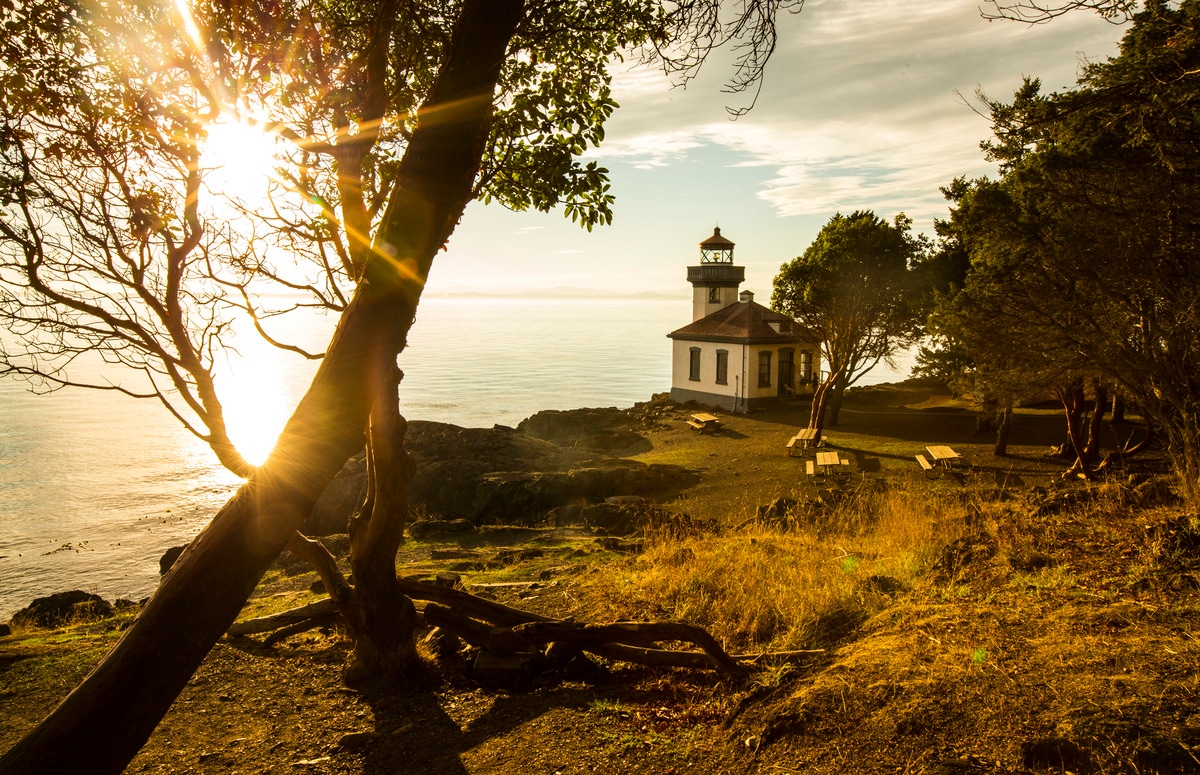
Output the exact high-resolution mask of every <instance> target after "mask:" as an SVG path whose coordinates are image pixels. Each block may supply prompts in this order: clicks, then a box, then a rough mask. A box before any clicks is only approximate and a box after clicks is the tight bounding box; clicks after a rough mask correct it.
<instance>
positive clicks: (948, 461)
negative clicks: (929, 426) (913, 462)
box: [925, 445, 960, 469]
mask: <svg viewBox="0 0 1200 775" xmlns="http://www.w3.org/2000/svg"><path fill="white" fill-rule="evenodd" d="M925 451H926V452H928V453H929V457H931V458H933V462H934V463H936V464H937V465H940V466H941V467H942V468H946V469H949V468H953V467H954V464H955V463H957V462H958V461H959V459H960V458H959V454H958V453H957V452H955V451H954V450H952V449H950V448H949V447H947V446H945V445H939V446H928V447H926V448H925Z"/></svg>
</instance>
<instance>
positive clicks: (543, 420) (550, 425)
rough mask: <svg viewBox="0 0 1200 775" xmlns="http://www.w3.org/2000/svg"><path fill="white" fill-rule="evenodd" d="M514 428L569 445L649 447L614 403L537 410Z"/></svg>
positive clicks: (640, 449) (621, 448) (626, 448)
mask: <svg viewBox="0 0 1200 775" xmlns="http://www.w3.org/2000/svg"><path fill="white" fill-rule="evenodd" d="M517 431H518V432H520V433H523V434H525V435H527V436H532V437H533V438H536V439H543V440H545V441H550V442H553V443H554V444H557V445H559V446H563V447H570V448H572V449H580V450H591V451H596V452H615V451H621V452H625V453H626V454H629V453H633V452H644V451H646V450H648V449H649V448H650V444H649V442H647V441H646V439H645V438H644V437H643V436H642V435H640V434H639V433H637V432H636V431H635V430H634V422H633V420H631V419H630V417H629V415H627V414H626V413H625V412H623V411H621V410H620V409H617V408H616V407H609V408H607V409H573V410H571V411H556V410H547V411H544V412H538V413H537V414H535V415H533V416H532V417H529V418H528V419H525V420H522V421H521V423H520V424H519V425H517Z"/></svg>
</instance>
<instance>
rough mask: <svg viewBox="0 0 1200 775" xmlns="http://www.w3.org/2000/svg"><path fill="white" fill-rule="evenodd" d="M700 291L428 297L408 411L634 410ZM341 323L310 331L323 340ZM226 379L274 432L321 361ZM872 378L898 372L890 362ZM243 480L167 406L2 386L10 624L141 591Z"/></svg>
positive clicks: (237, 366)
mask: <svg viewBox="0 0 1200 775" xmlns="http://www.w3.org/2000/svg"><path fill="white" fill-rule="evenodd" d="M690 312H691V305H690V303H689V300H688V299H686V298H682V299H680V300H632V299H629V300H621V299H574V298H572V299H515V298H504V299H482V298H471V299H447V298H428V299H425V300H423V301H422V302H421V307H420V313H419V315H418V319H417V323H416V325H415V326H414V327H413V330H412V333H411V335H410V337H409V347H408V350H407V351H406V352H405V353H404V354H403V355H402V356H401V359H400V365H401V367H402V368H403V369H404V373H405V379H404V383H403V385H402V387H401V401H402V404H403V406H402V411H403V413H404V414H405V416H406V417H408V418H409V419H416V420H437V421H441V422H449V423H454V424H456V425H463V426H468V427H491V426H492V425H494V424H503V425H516V424H517V423H518V422H520V421H521V420H522V419H524V418H526V417H528V416H529V415H531V414H533V413H535V412H537V411H539V410H541V409H574V408H579V407H593V406H617V407H628V406H632V405H633V404H634V403H636V402H638V401H644V400H647V399H648V398H649V397H650V396H651V394H653V393H658V392H663V391H666V390H669V389H670V380H671V366H670V340H669V339H667V338H666V334H667V333H668V332H669V331H671V330H673V329H675V328H678V327H680V326H682V325H684V324H686V323H687V322H689V320H688V317H689V315H690ZM331 330H332V322H331V321H322V320H314V321H311V322H310V324H309V327H308V328H307V329H306V330H304V331H300V332H298V333H299V335H300V338H301V339H304V340H307V341H308V342H309V343H312V344H316V345H317V346H319V345H320V343H322V342H324V341H326V340H327V339H328V336H329V333H330V332H331ZM239 350H240V352H239V355H238V356H237V357H236V358H234V360H233V362H232V363H231V364H230V365H229V374H227V375H225V376H224V377H223V389H226V390H228V391H229V394H230V395H232V396H234V397H235V398H236V399H237V401H236V402H235V403H236V405H235V406H233V407H232V408H231V409H230V412H229V414H230V418H231V426H234V427H239V426H240V427H243V428H249V429H252V431H254V433H256V434H257V437H255V436H254V435H253V434H251V436H250V437H248V438H247V440H246V444H247V446H248V447H251V448H252V447H253V446H254V445H255V443H256V442H259V443H261V439H263V438H270V437H271V436H272V434H275V433H278V431H279V429H280V428H281V427H282V425H283V422H284V420H286V418H287V416H288V414H289V413H290V411H291V409H292V407H294V406H295V404H296V402H297V400H298V399H299V397H300V395H301V394H302V393H303V390H304V388H305V387H306V386H307V384H308V381H309V379H310V378H311V376H312V372H313V371H314V370H315V366H314V365H313V364H312V363H311V362H305V361H303V360H300V359H297V358H291V357H287V356H284V355H283V354H281V353H279V352H278V351H274V350H271V349H269V348H262V347H259V346H257V345H256V343H255V342H254V341H253V339H252V338H250V339H245V340H244V341H243V342H242V343H241V346H240V348H239ZM877 372H878V373H872V374H869V375H868V376H867V378H865V379H864V380H863V382H868V383H874V382H882V381H886V380H889V379H895V378H896V374H895V372H893V371H890V370H886V369H885V368H884V367H883V366H881V367H880V368H879V369H878V370H877ZM236 486H237V480H236V479H235V478H234V477H232V476H231V475H230V474H228V473H227V472H225V471H224V469H222V468H221V467H220V466H219V465H217V464H216V462H215V460H214V459H213V456H212V454H211V452H209V450H208V448H207V447H206V446H204V445H203V444H202V443H201V442H199V441H197V440H196V439H195V438H193V437H192V436H191V435H189V434H188V433H187V432H186V431H184V430H183V429H182V428H181V427H180V426H179V425H178V424H177V423H176V422H175V420H174V419H173V418H171V417H170V416H169V415H168V414H167V413H166V412H165V411H163V410H162V409H161V408H159V407H158V406H157V405H156V404H153V403H152V402H148V401H137V400H134V399H129V398H125V397H123V396H120V395H117V394H112V393H104V392H96V391H82V390H74V391H72V390H64V391H60V392H58V393H55V394H53V395H49V396H34V395H31V394H30V393H28V392H27V391H26V390H25V386H24V383H18V382H14V381H11V380H0V621H7V620H8V617H9V616H11V614H12V613H13V612H14V611H16V610H17V609H19V608H21V607H23V606H25V605H27V604H28V603H29V601H30V600H32V599H33V598H34V597H38V596H41V595H46V594H50V593H52V592H58V591H62V590H66V589H83V590H86V591H89V592H95V593H97V594H99V595H101V596H103V597H104V598H105V599H108V600H112V599H114V598H117V597H125V598H130V599H134V600H137V599H140V598H142V597H145V596H146V595H148V594H149V593H150V592H151V591H152V590H153V589H154V586H155V584H156V583H157V580H158V558H159V556H161V554H162V553H163V551H164V550H166V549H167V548H168V547H171V546H176V545H180V544H183V543H186V542H187V541H188V540H190V538H191V537H192V536H194V535H195V534H196V533H197V532H198V531H199V529H200V528H201V527H203V525H204V524H205V523H206V522H207V521H208V519H209V518H211V516H212V515H213V514H214V513H215V512H216V510H217V509H218V508H219V507H220V505H221V504H222V503H224V501H225V500H226V499H227V498H228V497H229V495H230V494H231V493H232V492H233V490H234V489H235V488H236Z"/></svg>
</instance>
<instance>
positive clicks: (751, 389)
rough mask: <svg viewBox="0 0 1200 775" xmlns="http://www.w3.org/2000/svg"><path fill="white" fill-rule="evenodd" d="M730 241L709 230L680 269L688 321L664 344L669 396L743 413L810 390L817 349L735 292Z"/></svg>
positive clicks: (738, 275) (740, 274) (741, 276)
mask: <svg viewBox="0 0 1200 775" xmlns="http://www.w3.org/2000/svg"><path fill="white" fill-rule="evenodd" d="M733 248H734V243H733V241H732V240H730V239H728V238H727V237H725V236H723V235H722V234H721V230H720V228H715V229H713V233H712V236H711V237H709V238H708V239H706V240H704V241H703V242H701V243H700V263H699V264H694V265H690V266H688V268H687V280H688V282H689V283H691V284H692V322H691V323H690V324H689V325H686V326H684V327H683V328H679V329H676V330H675V331H672V332H671V333H669V334H667V336H668V337H670V338H671V340H672V342H671V398H673V399H675V400H676V401H680V402H683V401H696V402H698V403H701V404H704V405H706V406H712V407H715V408H719V409H725V410H727V411H732V412H749V411H751V410H752V409H756V408H761V407H765V406H766V405H768V404H771V403H775V402H777V401H778V400H780V399H781V398H786V397H790V396H795V395H797V394H800V393H805V392H808V391H809V390H810V389H811V387H810V386H811V379H812V375H813V373H814V369H817V368H818V367H819V366H818V363H817V357H818V356H817V353H818V348H817V344H816V343H815V342H812V341H809V338H808V337H806V336H805V335H804V334H803V332H802V331H801V330H800V329H799V327H798V326H797V325H796V322H795V321H794V320H792V319H791V318H790V317H788V316H787V315H781V314H780V313H778V312H772V311H771V310H769V309H767V308H766V307H764V306H763V305H761V304H759V303H758V302H756V301H754V294H753V293H751V292H750V291H748V290H747V291H741V290H739V289H740V287H741V285H742V283H743V282H744V281H745V279H746V268H745V267H744V266H736V265H735V264H734V263H733Z"/></svg>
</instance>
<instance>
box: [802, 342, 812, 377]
mask: <svg viewBox="0 0 1200 775" xmlns="http://www.w3.org/2000/svg"><path fill="white" fill-rule="evenodd" d="M800 379H802V380H803V381H805V382H808V381H809V380H810V379H812V351H811V350H801V351H800Z"/></svg>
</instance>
